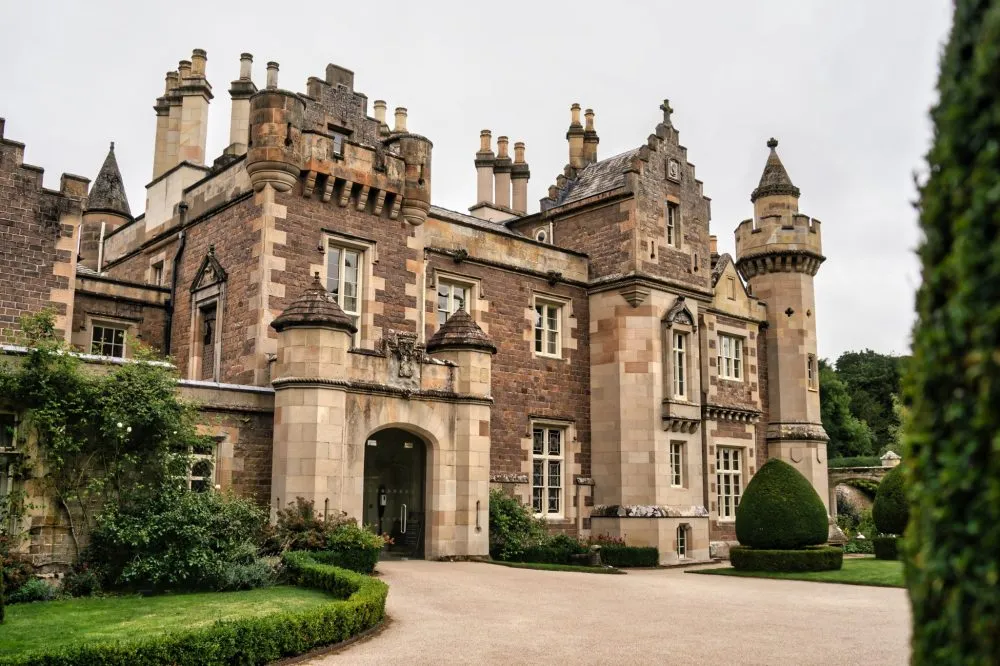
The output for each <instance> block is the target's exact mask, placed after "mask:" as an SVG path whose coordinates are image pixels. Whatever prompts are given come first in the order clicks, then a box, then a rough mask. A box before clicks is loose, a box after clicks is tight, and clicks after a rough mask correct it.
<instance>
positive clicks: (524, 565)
mask: <svg viewBox="0 0 1000 666" xmlns="http://www.w3.org/2000/svg"><path fill="white" fill-rule="evenodd" d="M484 564H495V565H497V566H501V567H508V568H511V569H530V570H533V571H565V572H568V573H587V574H603V575H608V574H611V575H625V573H626V572H625V571H622V570H621V569H617V568H615V567H602V568H598V567H583V566H575V565H572V564H546V563H543V562H501V561H498V560H488V561H484Z"/></svg>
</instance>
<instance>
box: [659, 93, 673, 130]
mask: <svg viewBox="0 0 1000 666" xmlns="http://www.w3.org/2000/svg"><path fill="white" fill-rule="evenodd" d="M660 110H661V111H663V124H664V125H666V126H667V127H673V121H672V120H671V119H670V116H671V114H673V112H674V109H673V107H672V106H670V100H669V99H664V100H663V104H661V105H660Z"/></svg>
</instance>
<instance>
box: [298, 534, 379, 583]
mask: <svg viewBox="0 0 1000 666" xmlns="http://www.w3.org/2000/svg"><path fill="white" fill-rule="evenodd" d="M373 536H375V535H373ZM375 538H378V537H377V536H375ZM381 543H382V542H381V540H379V545H378V546H359V545H353V546H346V545H339V546H337V549H336V550H317V551H310V552H309V555H311V556H312V558H313V559H314V560H316V561H317V562H319V563H320V564H328V565H330V566H334V567H340V568H342V569H350V570H351V571H356V572H358V573H363V574H371V573H372V572H374V571H375V565H376V564H378V557H379V554H380V553H381V552H382V546H381Z"/></svg>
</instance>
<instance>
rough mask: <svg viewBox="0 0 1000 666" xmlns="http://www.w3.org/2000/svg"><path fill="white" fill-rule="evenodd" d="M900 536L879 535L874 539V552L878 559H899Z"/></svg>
mask: <svg viewBox="0 0 1000 666" xmlns="http://www.w3.org/2000/svg"><path fill="white" fill-rule="evenodd" d="M900 545H901V544H900V537H897V536H877V537H875V538H874V539H872V547H873V552H874V553H875V559H877V560H898V559H899V547H900Z"/></svg>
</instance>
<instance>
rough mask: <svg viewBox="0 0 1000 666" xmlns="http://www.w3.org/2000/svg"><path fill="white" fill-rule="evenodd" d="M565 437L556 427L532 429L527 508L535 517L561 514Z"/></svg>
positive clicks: (563, 432)
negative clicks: (529, 505) (529, 503)
mask: <svg viewBox="0 0 1000 666" xmlns="http://www.w3.org/2000/svg"><path fill="white" fill-rule="evenodd" d="M565 434H566V431H565V429H564V428H559V427H551V426H543V425H536V426H534V427H533V428H532V432H531V438H532V450H531V506H532V508H533V509H534V511H535V514H536V515H540V516H560V515H562V510H563V496H562V494H563V471H564V468H563V463H564V458H565V455H564V451H565V448H564V447H565V442H564V440H565Z"/></svg>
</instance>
